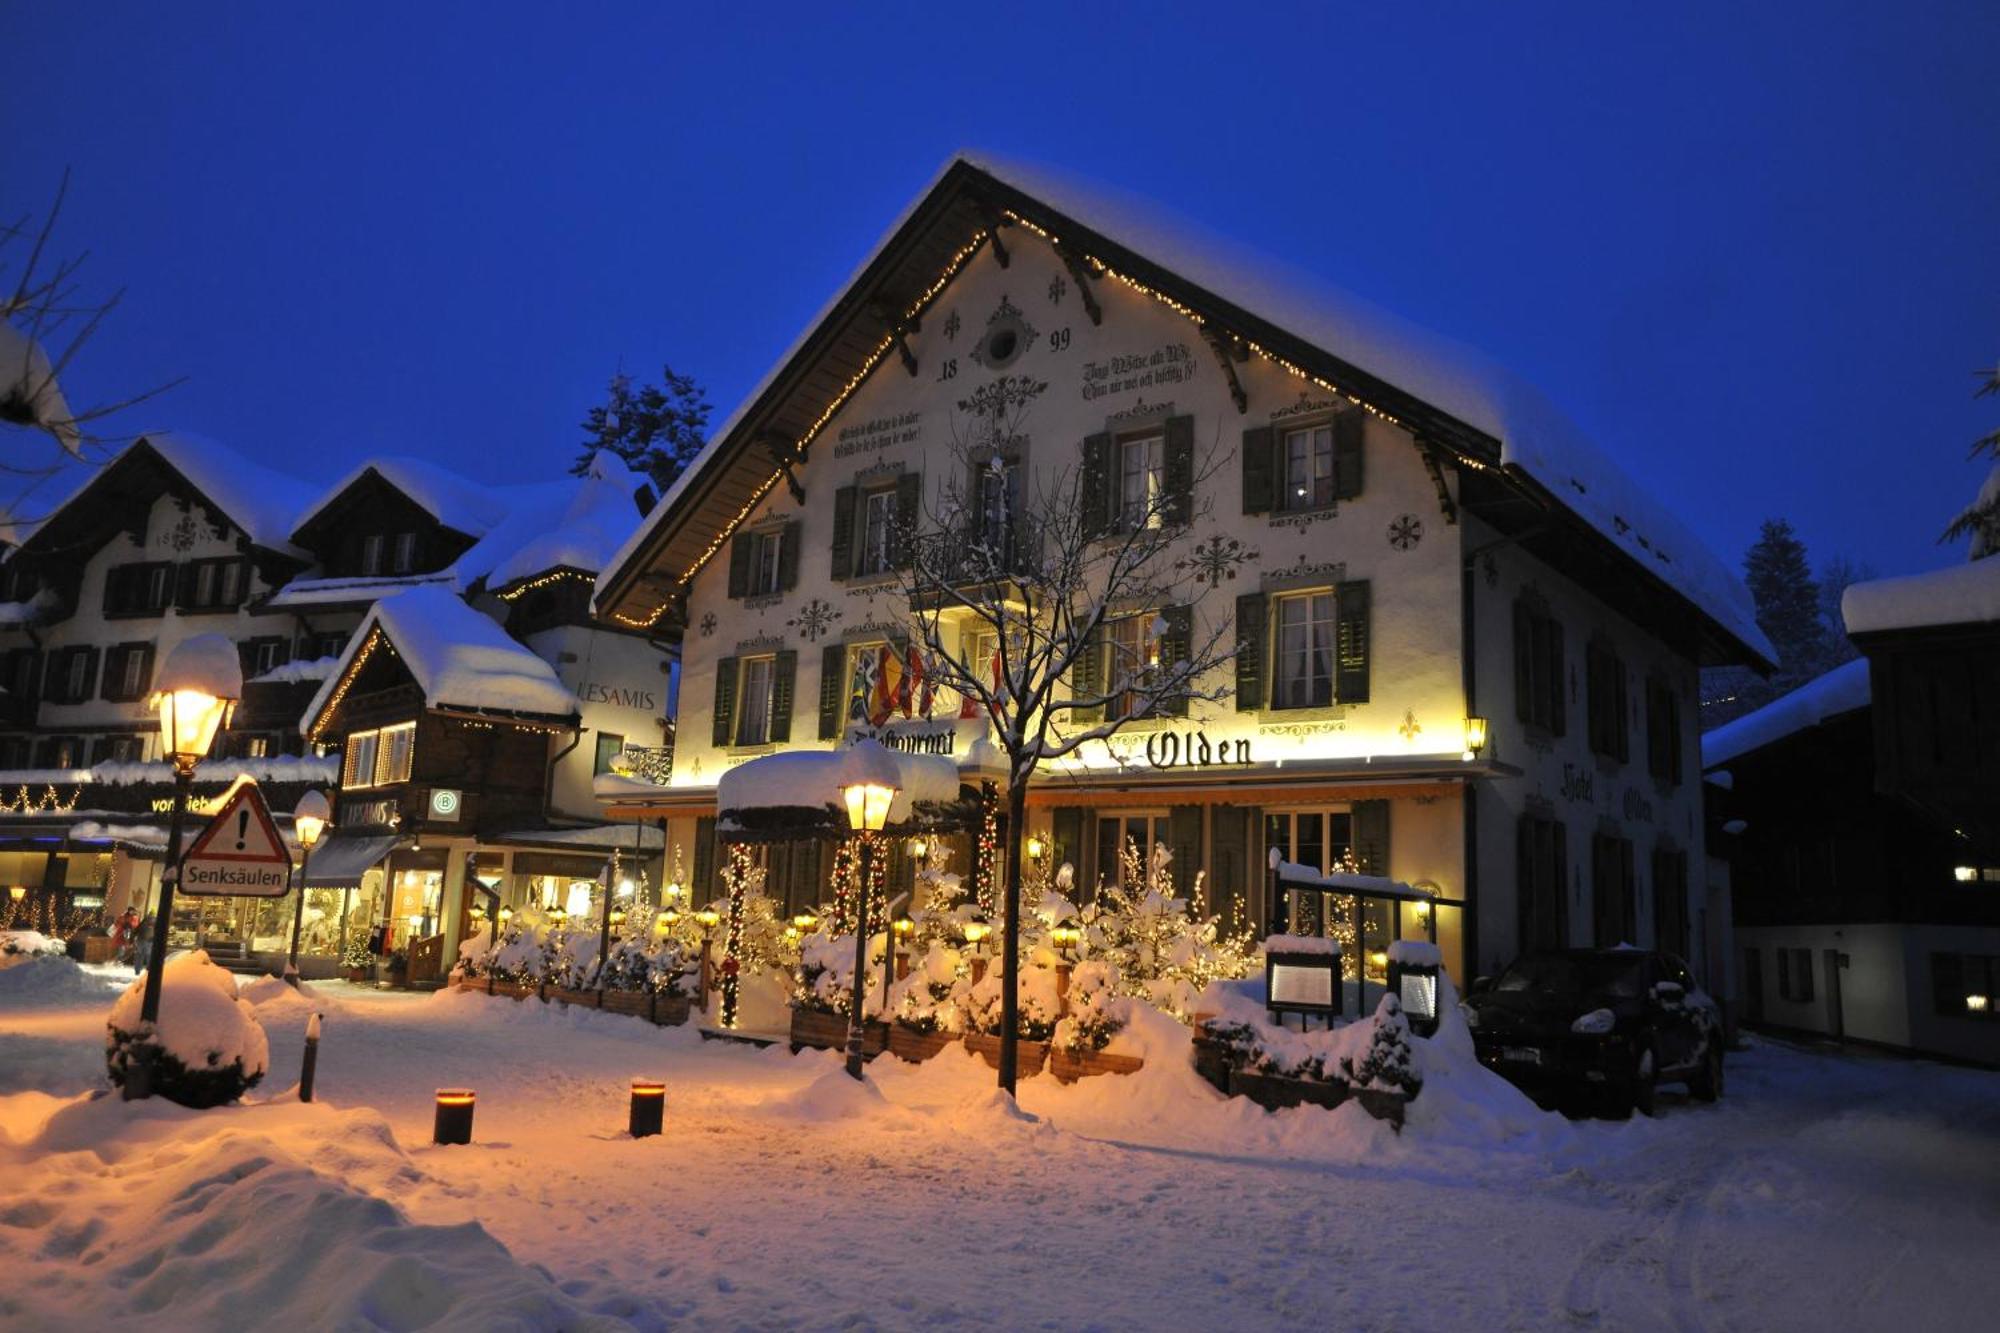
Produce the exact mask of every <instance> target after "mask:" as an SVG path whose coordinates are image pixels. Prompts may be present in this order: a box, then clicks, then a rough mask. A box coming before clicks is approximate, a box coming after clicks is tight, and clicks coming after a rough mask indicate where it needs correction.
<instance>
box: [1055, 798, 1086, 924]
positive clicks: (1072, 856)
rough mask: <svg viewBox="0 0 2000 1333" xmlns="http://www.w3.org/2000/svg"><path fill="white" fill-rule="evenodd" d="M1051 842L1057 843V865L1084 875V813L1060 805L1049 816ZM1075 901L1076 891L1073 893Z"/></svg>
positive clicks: (1072, 896)
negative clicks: (1067, 866) (1065, 866)
mask: <svg viewBox="0 0 2000 1333" xmlns="http://www.w3.org/2000/svg"><path fill="white" fill-rule="evenodd" d="M1049 826H1050V827H1049V832H1050V834H1051V835H1052V837H1051V839H1050V841H1052V842H1054V843H1055V850H1054V853H1053V855H1054V858H1055V864H1056V866H1057V867H1058V868H1060V867H1061V866H1062V865H1063V863H1064V862H1068V863H1069V865H1070V867H1071V868H1072V869H1073V870H1075V871H1076V873H1078V874H1082V873H1083V811H1082V810H1081V809H1079V808H1077V807H1076V806H1073V805H1059V806H1057V807H1056V808H1055V809H1054V810H1053V811H1051V812H1050V814H1049ZM1071 900H1072V901H1074V900H1075V891H1074V890H1072V891H1071Z"/></svg>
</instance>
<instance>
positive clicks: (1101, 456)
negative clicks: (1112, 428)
mask: <svg viewBox="0 0 2000 1333" xmlns="http://www.w3.org/2000/svg"><path fill="white" fill-rule="evenodd" d="M1082 472H1083V475H1082V476H1081V477H1080V478H1079V479H1078V487H1077V489H1078V491H1079V492H1080V498H1081V502H1082V505H1083V530H1084V531H1085V532H1088V533H1092V534H1095V533H1099V532H1104V531H1107V530H1109V529H1110V527H1111V526H1112V522H1113V519H1112V514H1113V512H1114V509H1113V506H1114V504H1115V500H1116V496H1117V494H1118V488H1117V487H1116V486H1115V485H1113V484H1112V483H1113V478H1112V469H1111V435H1110V433H1109V432H1102V433H1099V434H1096V435H1091V436H1086V437H1085V439H1084V441H1083V469H1082Z"/></svg>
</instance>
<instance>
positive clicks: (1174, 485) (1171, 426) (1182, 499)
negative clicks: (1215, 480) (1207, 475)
mask: <svg viewBox="0 0 2000 1333" xmlns="http://www.w3.org/2000/svg"><path fill="white" fill-rule="evenodd" d="M1165 463H1166V475H1165V476H1164V477H1163V478H1162V480H1163V481H1164V482H1165V484H1166V489H1167V495H1166V504H1165V506H1164V509H1165V512H1164V513H1163V514H1162V515H1161V517H1163V518H1164V519H1166V521H1167V522H1169V523H1172V524H1175V525H1177V526H1178V525H1180V524H1183V523H1187V522H1189V521H1191V520H1192V519H1193V518H1194V418H1193V417H1168V418H1167V430H1166V458H1165Z"/></svg>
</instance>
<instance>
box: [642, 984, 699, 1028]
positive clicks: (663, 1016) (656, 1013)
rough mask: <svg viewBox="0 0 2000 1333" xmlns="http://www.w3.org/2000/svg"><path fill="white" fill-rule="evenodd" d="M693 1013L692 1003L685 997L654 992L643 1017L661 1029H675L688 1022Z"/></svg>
mask: <svg viewBox="0 0 2000 1333" xmlns="http://www.w3.org/2000/svg"><path fill="white" fill-rule="evenodd" d="M693 1012H694V1001H693V1000H691V999H689V998H688V997H687V996H685V995H661V994H659V993H657V992H655V993H654V994H653V996H652V1003H651V1005H650V1007H649V1008H648V1009H647V1010H646V1013H645V1016H646V1018H648V1019H650V1020H651V1021H652V1022H654V1023H657V1024H659V1026H661V1027H663V1028H677V1027H679V1026H680V1025H681V1024H683V1023H685V1022H687V1021H688V1015H689V1014H691V1013H693Z"/></svg>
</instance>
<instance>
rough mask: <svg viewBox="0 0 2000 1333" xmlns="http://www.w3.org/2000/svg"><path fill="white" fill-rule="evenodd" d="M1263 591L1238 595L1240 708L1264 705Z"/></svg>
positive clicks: (1238, 697) (1237, 701)
mask: <svg viewBox="0 0 2000 1333" xmlns="http://www.w3.org/2000/svg"><path fill="white" fill-rule="evenodd" d="M1265 614H1266V604H1265V601H1264V594H1263V593H1261V592H1246V593H1244V594H1243V595H1242V596H1241V597H1238V598H1237V599H1236V711H1237V712H1239V713H1249V712H1255V711H1256V710H1257V709H1259V708H1262V707H1263V706H1264V644H1265V629H1264V617H1265Z"/></svg>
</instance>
